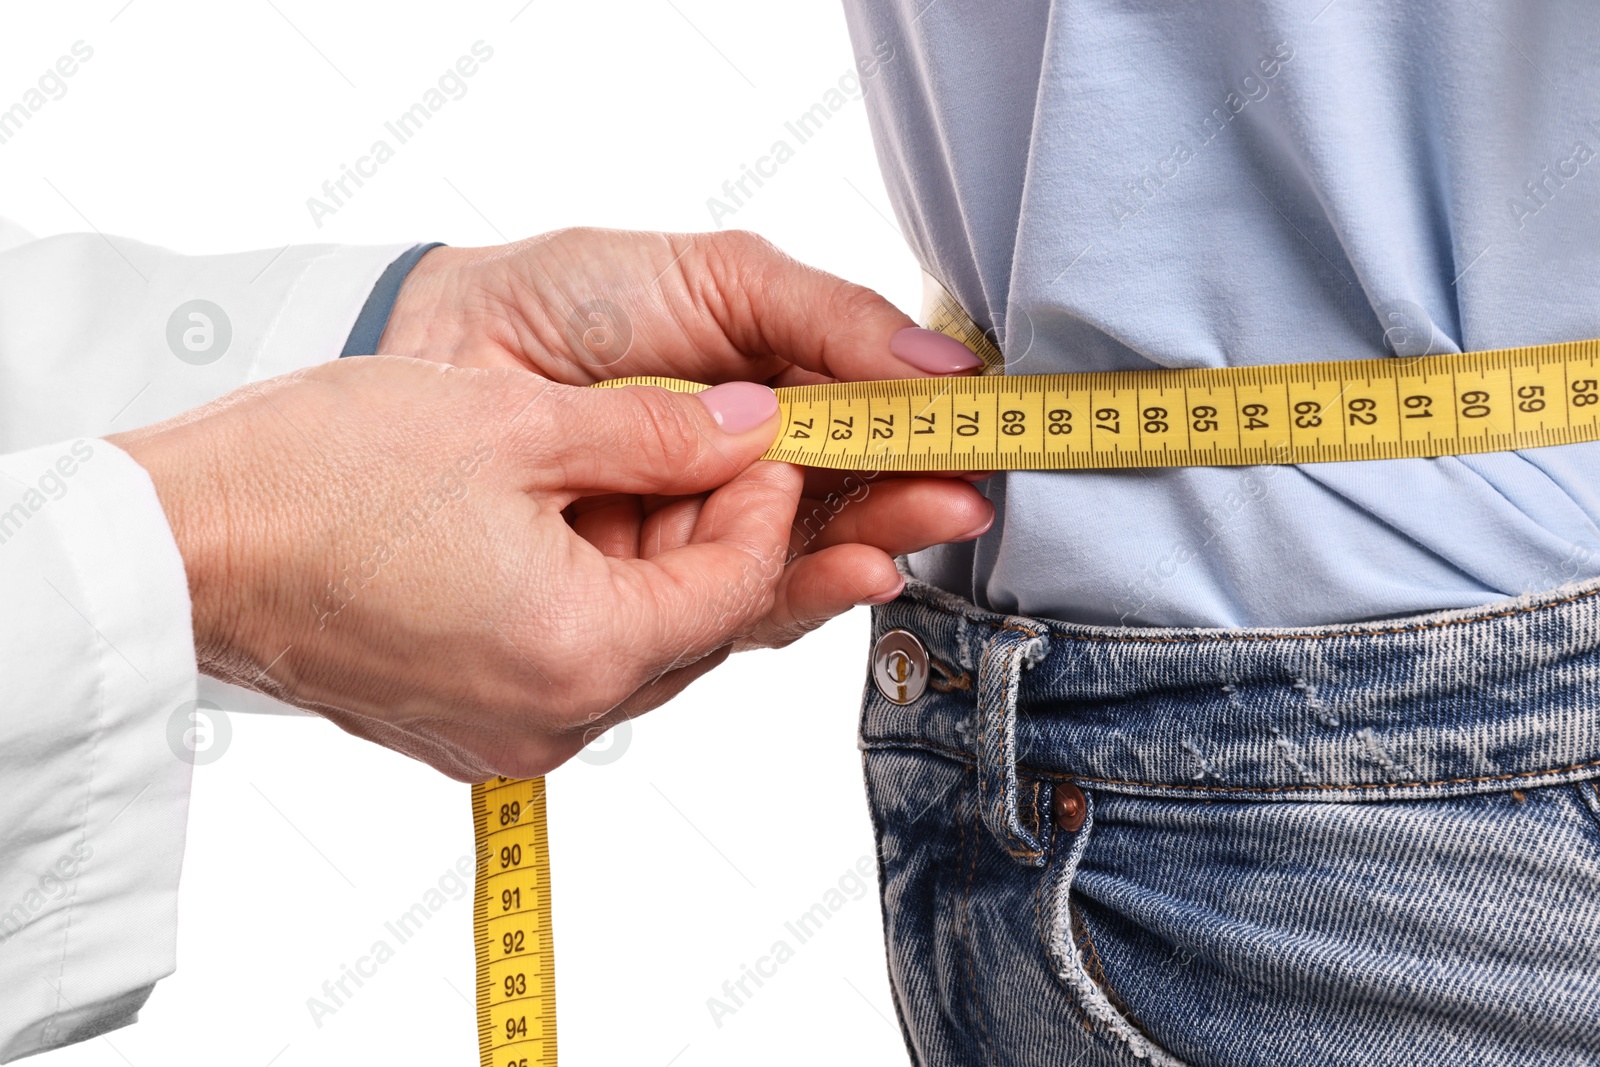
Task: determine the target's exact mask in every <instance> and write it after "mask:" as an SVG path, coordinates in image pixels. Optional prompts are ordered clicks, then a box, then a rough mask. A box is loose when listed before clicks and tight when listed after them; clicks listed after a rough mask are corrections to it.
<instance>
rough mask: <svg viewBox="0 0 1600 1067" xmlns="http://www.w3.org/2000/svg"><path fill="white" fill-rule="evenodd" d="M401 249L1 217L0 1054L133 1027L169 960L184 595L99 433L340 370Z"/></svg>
mask: <svg viewBox="0 0 1600 1067" xmlns="http://www.w3.org/2000/svg"><path fill="white" fill-rule="evenodd" d="M7 245H9V246H10V247H6V246H7ZM406 247H407V246H401V245H397V246H392V247H377V248H341V247H330V246H320V247H288V248H284V249H268V250H265V251H262V252H251V253H243V254H239V255H226V256H181V255H177V254H174V253H172V252H168V251H165V250H162V249H157V248H153V247H151V246H148V245H142V244H139V243H137V242H133V241H127V240H124V239H122V238H106V237H102V236H99V235H96V234H89V235H71V236H64V237H53V238H48V239H44V240H38V241H30V240H25V239H22V238H21V236H20V235H19V233H18V231H16V230H15V228H14V227H9V226H8V225H6V224H4V223H3V221H0V1062H8V1061H10V1060H13V1059H16V1058H18V1057H21V1056H26V1055H29V1054H31V1053H35V1052H40V1051H44V1050H45V1049H49V1048H54V1047H57V1046H59V1045H64V1044H69V1043H71V1042H74V1041H80V1040H84V1039H86V1038H88V1037H92V1036H95V1035H97V1034H100V1033H104V1032H105V1031H107V1030H110V1029H114V1028H116V1027H118V1026H123V1025H126V1024H127V1023H130V1022H132V1021H134V1019H135V1018H136V1013H137V1011H138V1009H139V1008H140V1006H141V1005H142V1004H143V1003H144V1001H145V998H146V997H148V996H149V994H150V991H151V989H152V988H153V987H154V984H155V982H156V981H157V980H158V979H160V978H162V977H164V976H166V975H168V974H170V973H172V971H173V968H174V963H175V959H174V957H175V946H176V937H177V890H178V876H179V869H180V866H181V863H182V859H183V844H184V833H185V824H186V820H187V816H188V803H189V780H190V773H191V770H192V766H191V763H190V761H189V759H187V758H185V755H186V754H187V753H188V751H189V749H188V748H187V747H186V745H185V738H184V734H185V732H186V731H187V730H190V729H194V728H195V724H194V722H193V721H192V720H191V718H190V712H191V711H192V710H193V704H192V702H193V701H194V700H195V699H196V681H197V680H196V673H195V662H194V645H193V636H192V630H191V624H190V614H189V612H190V607H189V595H188V585H187V581H186V579H185V575H184V569H183V561H182V559H181V557H180V556H179V554H178V549H177V545H176V544H175V543H174V541H173V538H172V534H171V531H170V529H169V528H168V526H167V522H166V518H165V515H164V514H163V512H162V510H161V506H160V502H159V501H158V499H157V497H156V493H155V489H154V486H153V485H152V484H151V482H150V479H149V477H148V476H147V475H146V474H145V472H144V470H143V469H142V468H141V467H140V466H139V465H138V464H136V463H135V462H134V461H133V460H132V459H131V458H130V457H129V456H128V455H127V454H126V453H124V452H122V451H120V450H119V449H117V448H116V447H114V446H112V445H111V444H109V443H107V442H105V441H103V440H98V439H97V438H99V437H100V436H101V435H104V434H109V433H115V432H117V431H120V430H127V429H132V428H134V427H137V426H141V425H146V424H149V423H151V422H155V421H158V420H160V419H164V418H166V417H168V416H170V415H174V414H177V413H179V412H181V411H185V410H188V409H189V408H193V407H195V406H197V405H199V404H202V403H204V402H206V401H208V400H211V399H213V398H215V397H216V396H219V395H221V394H222V393H225V392H227V391H229V390H231V389H233V388H235V387H237V386H239V385H243V384H245V383H247V382H251V381H257V380H260V379H263V378H268V377H272V376H275V375H278V374H282V373H286V372H288V371H292V370H296V369H299V368H301V367H304V366H309V365H311V364H314V363H318V362H322V361H324V360H326V359H330V358H333V357H335V356H337V355H338V353H339V349H340V347H341V345H342V344H343V343H344V340H345V337H346V335H347V334H348V333H349V330H350V328H351V326H352V324H353V323H354V321H355V319H356V316H357V314H358V313H359V312H360V309H361V306H362V303H363V301H364V300H365V299H366V297H367V295H368V294H369V293H370V291H371V289H372V286H373V284H374V283H375V282H376V281H377V279H378V277H379V276H380V275H381V274H382V273H383V271H384V269H385V267H387V266H388V265H389V263H391V262H392V261H393V260H394V259H395V258H396V257H398V256H399V255H400V254H401V253H402V252H403V251H404V250H405V248H406ZM194 315H199V316H200V317H199V318H195V317H193V316H194Z"/></svg>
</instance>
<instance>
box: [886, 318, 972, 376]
mask: <svg viewBox="0 0 1600 1067" xmlns="http://www.w3.org/2000/svg"><path fill="white" fill-rule="evenodd" d="M889 352H890V354H891V355H893V356H894V357H895V358H896V359H899V360H904V361H905V362H907V363H909V364H911V365H912V366H913V367H915V368H917V369H918V370H920V371H926V372H927V373H929V374H959V373H960V372H962V371H968V370H977V369H978V368H979V367H981V366H983V360H981V359H979V358H978V357H977V356H976V355H974V354H973V352H972V349H970V348H968V347H967V346H966V345H964V344H962V343H961V342H960V341H957V340H956V339H955V338H953V337H946V336H945V335H944V334H942V333H939V332H938V331H936V330H924V329H922V328H920V327H917V326H907V327H906V328H905V329H903V330H901V331H900V332H898V333H896V334H895V335H894V336H893V337H891V338H889Z"/></svg>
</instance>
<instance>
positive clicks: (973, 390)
mask: <svg viewBox="0 0 1600 1067" xmlns="http://www.w3.org/2000/svg"><path fill="white" fill-rule="evenodd" d="M925 321H927V322H928V323H929V325H930V326H932V327H935V328H937V329H939V330H940V331H941V332H943V333H946V334H948V335H950V336H952V337H955V338H956V339H958V340H961V341H963V343H966V344H967V345H968V346H969V347H972V348H974V349H975V350H976V351H978V352H979V354H980V355H982V356H983V358H984V360H985V364H986V366H987V369H988V370H987V373H986V374H985V375H983V376H981V377H962V378H919V379H910V380H903V381H883V382H851V383H841V384H836V385H811V386H799V387H795V388H784V389H778V390H776V392H777V394H778V401H779V407H780V409H781V412H782V417H783V429H782V432H781V433H780V434H779V435H778V438H777V440H776V441H775V443H774V444H773V446H772V448H771V449H770V450H769V451H768V452H767V453H766V456H765V457H764V458H766V459H773V460H782V461H785V462H788V463H797V464H801V465H804V466H808V467H829V468H834V469H844V470H894V471H949V470H1072V469H1108V468H1118V467H1175V466H1239V465H1245V464H1267V463H1320V462H1330V461H1337V460H1367V459H1399V458H1405V457H1425V456H1446V455H1463V454H1467V453H1474V452H1495V451H1509V450H1513V449H1522V448H1538V447H1542V446H1546V445H1560V444H1572V443H1576V442H1581V441H1594V440H1600V341H1575V342H1570V343H1565V344H1549V345H1534V346H1530V347H1525V348H1507V349H1500V350H1496V351H1490V352H1469V353H1465V354H1456V355H1440V356H1422V357H1415V358H1391V359H1365V360H1351V361H1343V362H1331V363H1315V362H1313V363H1279V364H1272V365H1269V366H1259V367H1226V368H1220V369H1189V370H1141V371H1117V372H1104V373H1091V374H1048V375H1018V376H1005V375H998V374H996V373H995V372H997V371H998V370H999V369H1000V356H999V350H998V349H997V348H996V347H995V346H994V344H993V343H992V342H991V341H989V340H988V339H987V338H986V337H984V335H983V333H982V331H981V330H979V329H978V328H977V327H976V326H975V325H973V324H972V321H971V319H969V318H967V317H966V316H965V315H964V314H962V313H961V312H960V309H959V308H958V307H953V304H952V302H951V301H949V300H948V299H947V297H946V298H942V299H939V300H935V301H933V302H932V303H931V304H930V308H929V310H927V311H925ZM601 384H602V385H605V386H626V385H655V386H660V387H662V388H666V389H671V390H674V391H677V392H693V391H698V390H700V389H704V388H706V387H705V386H703V385H699V384H696V383H692V382H684V381H679V380H677V379H671V378H629V379H618V380H615V381H611V382H605V383H601ZM472 808H473V817H474V824H475V827H476V833H477V853H478V875H477V885H476V893H475V896H474V902H473V931H474V936H475V939H476V942H477V961H478V1031H479V1034H478V1039H479V1045H480V1048H481V1050H482V1057H483V1060H482V1062H483V1067H553V1065H554V1064H555V1062H556V1012H555V956H554V952H553V946H552V944H551V928H550V854H549V842H548V839H547V836H546V824H545V791H544V780H543V779H542V778H540V779H535V780H532V781H516V780H512V779H506V778H498V779H495V780H494V781H492V782H488V783H486V784H483V785H477V786H474V787H473V789H472Z"/></svg>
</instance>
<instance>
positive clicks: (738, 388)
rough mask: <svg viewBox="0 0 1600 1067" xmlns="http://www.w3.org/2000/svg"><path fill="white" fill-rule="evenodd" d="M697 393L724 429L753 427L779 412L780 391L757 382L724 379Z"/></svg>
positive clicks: (743, 430)
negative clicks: (777, 392)
mask: <svg viewBox="0 0 1600 1067" xmlns="http://www.w3.org/2000/svg"><path fill="white" fill-rule="evenodd" d="M695 396H697V397H699V398H700V402H701V403H702V404H704V405H705V406H706V410H707V411H709V412H711V417H712V418H713V419H715V420H717V425H718V426H719V427H721V429H722V432H723V433H744V432H745V431H746V430H753V429H755V428H756V427H757V426H760V425H761V424H762V423H764V422H766V421H767V420H768V419H770V418H772V417H773V416H774V415H776V414H777V413H778V395H777V394H776V393H774V392H773V391H772V390H771V389H768V388H767V387H766V386H764V385H757V384H756V383H755V382H724V383H723V384H721V385H713V386H712V387H711V388H710V389H706V390H704V391H702V392H698V393H696V394H695Z"/></svg>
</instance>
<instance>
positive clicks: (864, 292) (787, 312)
mask: <svg viewBox="0 0 1600 1067" xmlns="http://www.w3.org/2000/svg"><path fill="white" fill-rule="evenodd" d="M711 241H712V242H713V243H716V242H718V241H720V243H721V245H722V247H719V248H717V249H715V250H714V251H715V252H716V253H717V254H715V255H710V254H707V255H706V257H705V258H706V263H707V267H708V270H709V272H710V273H711V274H712V276H713V278H714V279H715V283H716V285H717V287H718V289H719V290H720V292H721V294H722V296H723V301H722V302H721V304H720V305H718V306H719V307H720V309H721V314H723V315H725V316H727V318H726V321H724V322H723V323H722V326H723V329H724V331H725V332H726V334H727V336H728V338H729V340H730V341H732V342H733V344H734V345H735V347H737V348H739V349H741V350H743V351H744V352H746V353H760V354H767V353H770V354H773V355H777V356H779V357H781V358H782V359H784V360H787V361H788V362H789V363H792V364H794V365H795V366H797V367H803V368H805V369H806V370H809V371H813V372H815V373H818V374H823V375H826V376H827V377H829V378H835V379H837V380H839V381H846V382H855V381H869V380H874V379H882V378H921V377H926V376H929V375H946V374H966V373H971V372H972V371H975V370H978V369H979V368H981V367H982V366H983V360H981V359H980V358H978V357H977V356H976V355H974V354H973V353H972V351H971V350H970V349H968V348H967V347H966V346H965V345H963V344H962V343H961V342H960V341H956V340H954V339H953V338H950V337H946V336H945V335H943V334H941V333H935V332H933V331H931V330H924V329H921V328H919V327H918V326H917V325H916V324H915V323H914V322H913V321H912V320H911V318H910V317H909V316H908V315H906V314H905V312H903V311H901V310H900V309H899V308H897V307H895V306H894V305H893V304H891V303H890V302H889V301H888V300H886V299H884V298H883V297H882V296H880V295H879V294H878V293H876V292H874V291H872V290H871V289H868V288H866V287H864V286H860V285H856V284H854V283H852V282H848V281H846V280H844V279H843V278H840V277H838V276H837V275H833V274H829V273H828V272H827V271H823V270H818V269H817V268H815V267H810V266H807V265H806V264H804V263H801V262H800V261H798V260H796V259H794V258H792V257H790V256H788V255H786V254H784V253H783V252H781V251H780V250H779V249H778V248H776V247H775V246H774V245H772V244H771V243H770V242H768V241H766V240H764V239H762V238H760V237H757V236H755V235H754V234H748V233H742V232H739V231H725V232H723V233H720V234H716V235H712V237H711Z"/></svg>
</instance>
